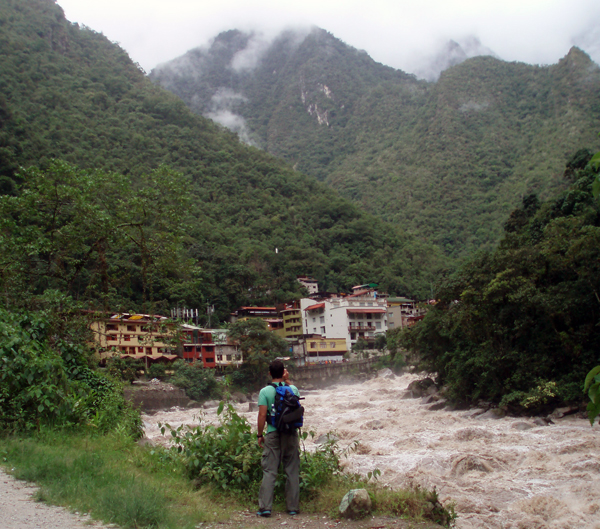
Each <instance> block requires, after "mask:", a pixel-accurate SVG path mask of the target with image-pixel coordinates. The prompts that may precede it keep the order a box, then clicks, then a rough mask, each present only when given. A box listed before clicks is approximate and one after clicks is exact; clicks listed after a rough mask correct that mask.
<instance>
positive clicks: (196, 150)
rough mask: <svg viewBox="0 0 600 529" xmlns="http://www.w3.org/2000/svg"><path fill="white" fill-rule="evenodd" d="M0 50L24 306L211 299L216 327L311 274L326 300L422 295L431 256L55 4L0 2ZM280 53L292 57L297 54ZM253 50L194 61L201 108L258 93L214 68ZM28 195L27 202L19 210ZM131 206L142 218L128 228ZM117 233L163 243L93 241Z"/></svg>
mask: <svg viewBox="0 0 600 529" xmlns="http://www.w3.org/2000/svg"><path fill="white" fill-rule="evenodd" d="M0 41H1V45H0V86H1V87H2V92H1V93H0V194H1V195H7V197H5V198H7V200H3V201H0V205H2V207H4V209H2V211H0V226H1V229H0V246H1V247H2V248H3V250H4V251H3V252H2V253H1V257H2V266H1V267H0V287H1V288H2V292H3V294H4V293H7V292H9V291H10V292H11V293H13V294H14V299H15V300H17V301H18V300H21V301H24V302H25V301H27V300H28V299H29V298H28V296H34V295H38V294H41V293H43V292H44V291H46V290H48V289H56V290H59V291H61V292H66V293H69V294H71V295H72V296H73V297H75V298H76V299H78V300H82V301H84V300H85V301H89V303H90V304H91V305H92V306H93V307H98V306H99V304H100V301H99V300H102V304H103V306H104V307H107V310H108V307H110V310H121V309H122V310H137V307H140V306H141V305H142V304H143V303H145V302H148V300H149V298H150V294H149V293H150V292H152V299H151V301H152V302H153V303H154V304H155V305H154V306H153V308H152V309H151V310H155V311H161V310H166V309H168V307H170V306H174V305H175V304H179V306H187V307H204V306H206V303H207V302H208V301H210V303H211V304H215V305H216V307H217V308H216V310H217V316H219V317H220V318H225V317H226V316H227V315H228V314H229V313H230V312H231V310H233V309H235V308H236V307H238V306H240V305H249V304H257V305H264V304H272V303H279V302H283V301H289V300H290V299H296V298H297V297H298V296H299V295H300V294H301V287H300V286H299V283H298V282H297V281H296V277H297V275H303V274H308V275H311V276H313V277H315V278H316V279H317V280H318V281H319V285H320V286H321V288H323V289H328V290H330V291H347V290H348V289H351V288H352V286H354V285H356V284H362V283H365V282H367V281H374V282H376V283H378V284H380V285H381V288H382V289H384V290H387V291H389V292H390V293H392V294H394V293H395V294H398V295H409V296H414V297H418V298H422V297H425V296H427V295H429V292H430V288H431V286H430V285H431V282H432V281H433V280H434V277H435V275H436V272H437V270H439V268H440V266H441V265H442V261H441V252H440V251H439V250H438V249H437V248H434V247H432V245H430V244H428V243H424V242H423V241H422V240H421V239H420V238H418V237H413V236H410V235H407V234H406V233H405V232H404V231H403V230H402V229H401V228H399V227H397V226H394V225H392V224H390V223H385V222H382V221H381V219H378V218H377V217H375V216H373V215H369V214H368V213H365V212H364V211H362V210H361V209H360V208H359V207H357V206H356V205H355V204H353V203H352V202H350V201H349V200H346V199H344V198H341V197H340V196H339V194H338V193H337V192H336V191H335V190H333V189H331V188H330V187H329V186H326V185H325V184H324V183H322V182H318V181H317V180H316V179H315V178H314V177H312V176H310V175H305V174H302V173H299V172H296V171H294V170H293V169H292V168H291V167H290V166H289V164H287V163H286V162H285V161H283V160H281V159H277V158H275V157H273V156H272V155H270V154H268V153H267V152H265V151H263V150H259V149H256V148H252V147H248V146H246V145H244V144H242V143H240V141H239V139H238V137H237V136H236V135H234V134H232V133H231V132H229V131H228V130H226V129H224V128H222V127H219V126H217V125H216V124H215V123H213V122H211V121H210V120H208V119H205V118H203V117H201V116H198V115H195V114H194V113H192V112H191V111H190V110H189V109H188V108H187V107H186V106H185V105H184V103H183V102H182V101H181V100H180V99H179V98H178V97H176V96H174V95H173V94H171V93H170V92H168V91H166V90H164V89H162V88H160V87H159V86H157V85H156V84H153V83H152V82H151V81H150V80H149V79H148V78H147V76H146V75H145V74H144V72H142V71H141V70H140V68H139V67H138V65H136V64H134V63H133V61H132V60H131V58H130V57H128V56H127V54H126V53H125V52H124V51H123V50H122V49H121V48H120V47H119V46H118V45H116V44H115V43H112V42H110V41H109V40H108V39H107V38H106V37H104V36H103V35H101V34H100V33H97V32H95V31H93V30H92V29H90V28H87V27H80V26H78V25H77V24H71V23H70V22H69V21H68V20H66V19H65V17H64V13H63V12H62V10H61V8H60V7H59V6H58V5H56V4H55V3H54V2H53V1H52V0H28V1H27V2H22V1H20V0H0ZM285 43H286V45H287V46H288V52H289V50H290V49H293V47H294V46H297V45H298V41H297V40H294V39H292V38H288V39H285ZM247 44H248V39H247V37H244V36H243V35H241V34H237V33H232V34H231V35H228V36H227V38H226V39H224V41H223V43H222V46H220V47H219V46H218V45H217V46H215V47H214V49H213V51H212V53H213V54H214V57H211V59H210V60H204V59H203V58H202V56H201V57H199V60H200V61H202V60H204V62H203V63H202V64H203V68H204V70H203V71H204V73H206V72H209V73H210V75H212V76H214V81H213V82H215V84H217V85H218V87H219V88H220V90H212V88H211V84H210V83H205V84H204V85H202V86H204V87H205V90H204V91H202V90H200V92H199V93H198V99H197V102H198V104H199V102H200V100H201V99H203V100H205V101H206V109H207V112H213V113H214V114H215V115H221V116H222V115H224V114H225V113H226V112H225V111H226V110H227V109H231V108H236V107H237V106H238V105H239V106H245V105H248V104H249V103H250V101H251V98H252V97H254V96H252V95H251V94H250V95H249V96H247V95H242V91H241V90H240V89H239V87H238V86H236V85H234V84H228V83H227V79H228V77H229V79H231V78H232V76H231V75H229V73H228V72H230V71H234V70H232V69H229V70H227V71H226V72H223V71H222V68H221V65H225V64H227V65H229V64H230V63H231V60H232V59H234V57H235V55H236V52H237V51H240V50H246V49H247ZM236 60H237V62H235V64H236V65H237V68H238V71H239V73H240V75H241V76H244V75H248V74H249V73H250V72H253V71H256V68H254V70H251V69H250V68H249V66H251V65H252V63H253V61H254V60H255V59H254V58H253V57H252V54H251V53H250V51H246V52H245V53H242V54H240V55H238V56H237V59H236ZM183 66H184V65H182V67H183ZM211 68H212V70H211ZM386 71H387V70H386ZM389 71H390V72H391V75H396V74H395V73H394V72H393V71H392V70H391V69H390V70H389ZM203 75H204V74H203ZM203 75H199V76H198V78H197V79H199V80H200V81H201V80H202V79H203ZM209 77H210V76H209ZM268 84H269V83H268V82H266V81H265V83H264V86H262V85H261V86H260V87H259V88H260V89H261V90H263V89H265V88H266V87H267V86H268ZM232 115H233V116H234V117H233V120H234V121H235V119H236V118H235V115H234V113H233V112H232ZM256 136H257V137H258V135H256ZM55 160H58V162H55ZM57 163H58V164H59V165H58V166H57V165H56V164H57ZM65 164H68V165H65ZM32 166H33V167H38V168H40V172H36V171H35V170H31V171H30V170H29V168H30V167H32ZM24 168H25V169H24ZM157 174H158V176H157V177H155V176H152V177H149V176H148V175H157ZM51 181H52V182H55V183H56V188H54V187H53V186H52V185H50V184H49V182H51ZM35 186H37V187H35ZM48 189H51V192H49V193H48ZM63 195H64V196H63ZM27 197H36V198H35V199H32V204H33V205H30V204H25V205H23V207H22V208H21V207H20V206H19V204H22V202H23V201H27V199H28V198H27ZM52 201H54V203H55V204H56V206H55V207H50V208H47V207H46V205H47V203H48V202H52ZM171 202H173V204H171ZM144 203H145V204H144ZM175 203H177V204H179V205H178V206H176V207H175V206H174V204H175ZM141 204H144V205H143V207H142V206H140V205H141ZM165 204H167V205H169V204H170V205H169V206H168V211H170V212H171V213H172V214H173V215H172V216H168V217H167V214H166V213H165V211H167V209H165V207H166V206H165ZM172 206H173V208H174V209H172ZM11 208H13V209H11ZM77 208H79V209H77ZM136 208H139V211H141V212H142V213H141V215H142V217H143V221H141V220H140V219H136V220H134V221H130V220H123V219H125V218H126V217H128V216H129V215H132V214H133V213H132V212H133V211H134V210H136ZM0 209H1V208H0ZM48 211H50V212H51V213H50V214H49V215H48V216H46V213H47V212H48ZM171 213H169V215H171ZM77 215H79V216H77ZM56 216H58V220H57V221H56V222H55V221H54V220H52V219H53V218H54V217H56ZM121 216H122V218H121V220H117V217H121ZM47 219H50V221H49V222H50V225H47V224H45V222H46V220H47ZM73 219H77V222H75V221H74V220H73ZM113 222H114V225H115V226H121V228H117V230H118V229H122V227H123V226H137V228H138V229H139V230H140V231H141V232H142V233H143V234H144V241H154V242H153V243H149V244H150V245H151V246H148V247H147V249H146V250H140V248H141V246H140V244H136V243H134V241H136V240H137V241H138V242H140V240H139V239H136V238H135V237H133V238H131V237H126V238H125V239H119V238H117V237H116V235H115V231H114V230H112V231H110V233H104V235H102V233H100V235H99V238H97V239H94V238H93V237H94V235H95V234H96V235H97V234H98V233H99V232H98V231H95V230H100V231H102V230H104V229H106V230H108V229H109V228H108V227H109V226H113V224H112V223H113ZM82 223H85V226H84V227H82ZM36 230H38V231H36ZM38 234H40V235H39V236H38ZM48 234H50V235H48ZM46 237H47V238H46ZM57 241H58V242H57ZM117 241H118V242H117ZM161 241H170V242H169V247H167V246H165V245H163V243H162V242H161ZM154 243H156V244H154ZM165 244H166V243H165ZM276 248H277V252H275V249H276ZM159 263H163V264H164V265H165V267H166V268H163V269H162V271H160V272H159ZM160 266H162V265H160ZM144 277H146V278H147V280H148V281H147V282H145V283H144V281H143V280H142V278H144ZM6 299H8V294H6ZM119 307H120V308H119ZM148 310H150V309H148ZM214 321H216V320H213V322H214Z"/></svg>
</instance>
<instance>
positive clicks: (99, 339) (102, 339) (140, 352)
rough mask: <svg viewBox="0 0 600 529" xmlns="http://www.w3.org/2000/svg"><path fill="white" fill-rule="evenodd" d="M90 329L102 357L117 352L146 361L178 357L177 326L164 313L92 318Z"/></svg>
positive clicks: (170, 359) (103, 358)
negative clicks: (162, 314) (161, 314)
mask: <svg viewBox="0 0 600 529" xmlns="http://www.w3.org/2000/svg"><path fill="white" fill-rule="evenodd" d="M90 328H91V330H92V332H93V335H94V341H95V343H96V346H97V347H98V351H99V355H100V358H101V360H105V359H106V358H108V357H111V356H114V355H115V354H121V355H122V356H127V357H131V358H137V359H142V360H145V361H146V363H153V362H158V361H167V362H170V361H173V360H175V359H177V358H178V342H177V340H176V333H175V326H174V324H173V323H172V322H170V321H169V320H167V318H166V317H164V316H159V315H149V314H129V313H122V314H111V315H110V316H105V317H100V318H95V319H93V320H92V322H91V324H90Z"/></svg>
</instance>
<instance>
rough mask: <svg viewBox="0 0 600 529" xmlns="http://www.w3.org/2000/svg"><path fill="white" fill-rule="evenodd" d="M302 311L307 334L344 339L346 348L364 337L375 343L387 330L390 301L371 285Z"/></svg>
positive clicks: (314, 304) (307, 307)
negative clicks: (381, 296)
mask: <svg viewBox="0 0 600 529" xmlns="http://www.w3.org/2000/svg"><path fill="white" fill-rule="evenodd" d="M303 312H304V329H305V334H319V335H321V336H323V337H324V338H327V339H329V338H345V340H346V347H347V350H350V349H351V348H352V346H353V345H354V344H355V343H356V342H357V341H358V340H361V339H362V340H365V341H366V342H368V343H372V342H374V340H375V336H376V335H377V334H381V333H385V332H386V331H387V329H388V326H387V302H386V300H385V299H381V298H378V297H377V291H375V290H374V289H372V288H371V289H367V290H358V291H357V292H356V293H355V294H352V295H350V296H345V297H336V298H329V299H326V300H323V301H322V302H320V303H313V304H311V305H308V306H306V307H305V308H304V310H303Z"/></svg>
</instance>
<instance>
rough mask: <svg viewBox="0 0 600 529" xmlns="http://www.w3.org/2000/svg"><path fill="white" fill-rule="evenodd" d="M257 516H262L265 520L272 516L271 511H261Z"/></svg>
mask: <svg viewBox="0 0 600 529" xmlns="http://www.w3.org/2000/svg"><path fill="white" fill-rule="evenodd" d="M256 516H262V517H263V518H268V517H269V516H271V511H269V510H267V509H260V510H259V511H258V512H257V513H256Z"/></svg>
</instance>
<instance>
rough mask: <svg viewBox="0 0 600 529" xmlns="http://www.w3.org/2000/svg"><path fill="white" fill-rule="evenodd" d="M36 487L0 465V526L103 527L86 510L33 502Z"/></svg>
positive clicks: (29, 528)
mask: <svg viewBox="0 0 600 529" xmlns="http://www.w3.org/2000/svg"><path fill="white" fill-rule="evenodd" d="M36 490H37V487H35V486H34V485H31V484H30V483H27V482H25V481H19V480H16V479H14V478H13V477H12V476H10V475H8V474H7V473H6V472H4V471H3V470H2V469H0V526H1V527H2V529H38V528H39V529H86V528H87V529H90V528H95V529H105V528H106V527H107V526H105V525H101V524H99V523H95V522H94V521H93V520H90V517H89V516H88V515H86V514H77V513H75V514H72V513H70V512H69V511H68V510H67V509H64V508H62V507H54V506H49V505H46V504H45V503H40V502H36V501H35V500H34V494H35V492H36Z"/></svg>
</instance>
